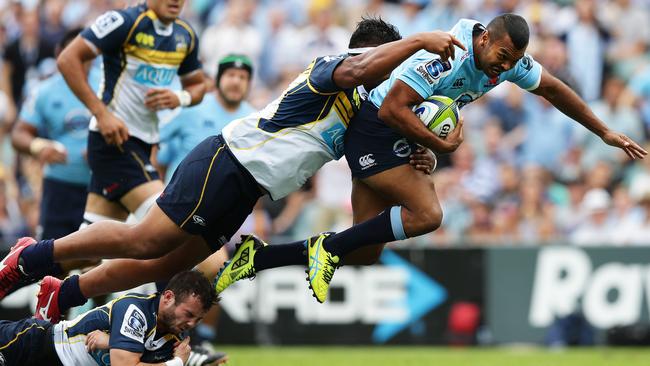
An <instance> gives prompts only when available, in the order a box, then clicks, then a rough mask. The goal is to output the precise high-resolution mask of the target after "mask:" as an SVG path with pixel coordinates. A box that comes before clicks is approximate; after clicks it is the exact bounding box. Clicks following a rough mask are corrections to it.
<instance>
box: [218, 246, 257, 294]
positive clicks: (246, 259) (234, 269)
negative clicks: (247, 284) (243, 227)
mask: <svg viewBox="0 0 650 366" xmlns="http://www.w3.org/2000/svg"><path fill="white" fill-rule="evenodd" d="M267 245H268V244H266V243H265V242H263V241H262V240H261V239H258V238H257V237H255V236H254V235H242V236H241V242H240V243H239V244H237V245H236V246H235V253H233V255H232V258H231V259H230V260H229V261H227V262H226V266H225V267H223V268H222V269H221V270H220V271H219V274H218V275H217V279H216V281H215V285H214V286H215V289H216V290H217V293H218V294H219V293H221V292H222V291H223V290H225V289H226V288H228V286H230V285H232V284H233V283H235V282H237V281H239V280H241V279H243V278H250V279H253V278H255V265H254V261H253V259H254V258H255V253H256V252H257V251H258V250H260V249H261V248H264V247H265V246H267Z"/></svg>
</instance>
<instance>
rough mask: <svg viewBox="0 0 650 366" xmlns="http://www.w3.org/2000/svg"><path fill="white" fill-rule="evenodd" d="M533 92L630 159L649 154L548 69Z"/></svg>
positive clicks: (640, 157)
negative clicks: (612, 126) (604, 118)
mask: <svg viewBox="0 0 650 366" xmlns="http://www.w3.org/2000/svg"><path fill="white" fill-rule="evenodd" d="M532 92H533V93H535V94H537V95H539V96H542V97H544V98H545V99H546V100H548V101H549V102H550V103H551V104H553V106H555V108H557V109H558V110H560V111H561V112H562V113H564V114H566V115H567V116H569V117H571V118H572V119H574V120H575V121H577V122H579V123H580V124H582V125H583V126H585V127H586V128H587V129H588V130H589V131H591V132H593V133H594V134H596V135H597V136H598V137H600V138H601V139H603V141H604V142H605V143H606V144H608V145H611V146H615V147H618V148H621V149H623V151H625V153H626V154H627V155H628V156H629V157H630V159H637V158H639V159H643V158H644V157H645V156H646V155H647V154H648V152H647V151H646V150H644V149H643V148H642V147H641V146H639V145H638V144H637V143H636V142H634V141H633V140H632V139H631V138H629V137H627V136H626V135H624V134H622V133H619V132H616V131H612V130H611V129H609V127H607V125H606V124H605V123H604V122H603V121H601V120H600V119H598V117H596V115H594V113H593V112H592V111H591V109H590V108H589V106H587V104H586V103H585V102H584V101H583V100H582V98H580V97H579V96H578V95H577V94H576V93H575V92H574V91H573V90H571V88H569V87H568V86H567V85H566V84H564V83H563V82H562V81H560V80H559V79H558V78H556V77H555V76H553V75H551V73H549V72H548V71H546V69H543V70H542V77H541V81H540V83H539V87H537V89H535V90H533V91H532Z"/></svg>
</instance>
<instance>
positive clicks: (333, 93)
mask: <svg viewBox="0 0 650 366" xmlns="http://www.w3.org/2000/svg"><path fill="white" fill-rule="evenodd" d="M315 64H316V60H314V61H312V62H311V64H309V66H307V70H305V72H306V73H307V86H308V87H309V89H310V90H311V91H313V92H314V93H316V94H319V95H335V94H338V93H339V92H340V91H335V92H331V93H324V92H320V91H318V90H316V88H314V86H313V85H311V83H310V82H309V77H310V76H311V71H312V70H313V69H314V65H315Z"/></svg>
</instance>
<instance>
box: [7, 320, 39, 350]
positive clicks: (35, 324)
mask: <svg viewBox="0 0 650 366" xmlns="http://www.w3.org/2000/svg"><path fill="white" fill-rule="evenodd" d="M34 327H36V328H39V329H41V330H45V328H43V327H41V326H40V325H38V323H33V324H32V325H30V326H29V327H28V328H27V329H24V330H22V331H21V332H20V333H18V334H16V336H15V337H14V339H12V340H10V341H9V343H7V344H5V345H4V346H2V347H0V351H2V350H3V349H5V348H7V347H9V346H11V344H12V343H14V342H16V341H17V340H18V338H20V336H21V335H23V334H25V333H26V332H28V331H29V330H30V329H32V328H34Z"/></svg>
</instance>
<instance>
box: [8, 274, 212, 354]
mask: <svg viewBox="0 0 650 366" xmlns="http://www.w3.org/2000/svg"><path fill="white" fill-rule="evenodd" d="M216 301H217V294H216V292H215V290H214V287H213V286H212V284H211V283H210V281H208V279H206V278H205V276H203V274H202V273H200V272H196V271H184V272H181V273H179V274H177V275H176V276H174V277H173V278H172V279H171V281H169V284H168V285H167V288H166V289H165V291H163V292H162V293H160V294H154V295H140V294H128V295H124V296H121V297H119V298H117V299H115V300H113V301H111V302H109V303H107V304H106V305H103V306H99V307H96V308H94V309H92V310H90V311H88V312H86V313H84V314H82V315H79V316H78V317H77V318H75V319H73V320H71V321H63V322H60V323H59V324H52V323H50V322H48V321H45V320H39V319H34V318H28V319H23V320H20V321H15V322H12V321H6V320H3V321H0V365H2V366H31V365H33V366H42V365H63V366H97V365H100V366H104V365H119V366H135V365H166V366H182V365H184V364H185V363H186V362H187V361H188V357H189V355H190V347H189V338H185V339H183V335H182V334H183V332H185V331H187V330H189V329H191V328H194V327H195V326H196V325H197V324H198V323H199V322H200V321H201V319H202V318H203V316H204V315H205V313H206V312H207V311H208V309H209V308H210V307H211V306H212V305H213V304H214V303H216ZM224 361H225V360H224Z"/></svg>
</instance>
